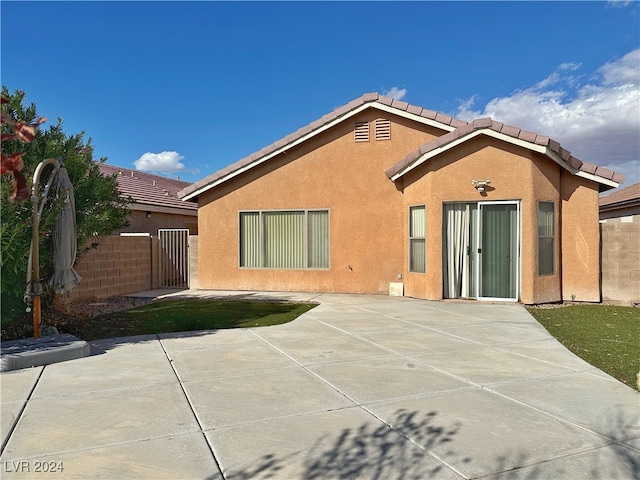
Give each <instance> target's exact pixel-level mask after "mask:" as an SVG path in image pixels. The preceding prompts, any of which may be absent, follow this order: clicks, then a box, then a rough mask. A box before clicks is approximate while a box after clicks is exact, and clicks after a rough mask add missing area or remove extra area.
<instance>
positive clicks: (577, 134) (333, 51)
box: [0, 0, 640, 186]
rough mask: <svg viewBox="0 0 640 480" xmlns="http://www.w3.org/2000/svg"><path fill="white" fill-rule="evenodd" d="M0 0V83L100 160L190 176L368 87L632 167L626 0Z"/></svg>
mask: <svg viewBox="0 0 640 480" xmlns="http://www.w3.org/2000/svg"><path fill="white" fill-rule="evenodd" d="M0 9H1V10H0V13H1V17H2V25H1V27H2V34H1V35H2V47H1V48H2V50H1V53H2V58H1V67H2V71H1V76H2V84H3V85H5V86H7V87H8V88H9V89H10V90H15V89H20V90H24V91H26V92H27V100H28V101H31V102H35V103H36V105H37V107H38V111H39V113H40V114H41V115H45V116H47V117H49V119H50V123H52V122H54V121H55V119H56V118H57V117H60V118H62V119H63V121H64V130H65V132H67V133H69V134H71V133H77V132H80V131H82V130H84V131H85V132H86V134H87V136H89V137H91V138H92V141H93V144H94V146H95V152H96V154H97V155H98V156H104V157H107V158H108V163H110V164H112V165H119V166H122V167H126V168H139V169H145V170H147V171H149V170H152V171H154V172H155V173H159V172H163V174H165V175H169V176H173V177H176V176H179V177H180V178H182V179H184V180H187V181H196V180H199V179H201V178H203V177H205V176H207V175H209V174H211V173H213V172H215V171H217V170H218V169H220V168H223V167H225V166H226V165H228V164H230V163H233V162H235V161H237V160H239V159H240V158H243V157H245V156H247V155H249V154H251V153H253V152H254V151H257V150H259V149H261V148H262V147H264V146H266V145H269V144H271V143H273V142H274V141H276V140H278V139H280V138H282V137H284V136H286V135H288V134H289V133H291V132H293V131H295V130H297V129H298V128H300V127H302V126H304V125H306V124H308V123H310V122H312V121H314V120H316V119H318V118H320V117H321V116H323V115H324V114H326V113H329V112H330V111H331V110H333V109H334V108H336V107H338V106H340V105H343V104H345V103H348V102H349V101H351V100H353V99H355V98H358V97H360V96H361V95H362V94H364V93H367V92H374V91H377V92H380V93H383V94H388V95H390V96H395V97H397V98H401V99H403V100H405V101H407V102H409V103H412V104H415V105H419V106H422V107H424V108H429V109H431V110H436V111H439V112H442V113H447V114H450V115H454V116H456V117H458V118H462V119H465V120H471V119H473V118H478V117H485V116H492V117H493V118H494V119H496V120H499V121H502V122H505V123H508V124H511V125H516V126H518V127H521V128H525V129H528V130H532V131H535V132H537V133H540V134H546V135H549V136H551V137H552V138H554V139H556V140H558V141H559V142H560V143H562V145H563V146H565V147H566V148H567V149H569V150H571V152H572V153H573V154H574V155H575V156H577V157H578V158H580V159H582V160H584V161H588V162H593V163H597V164H599V165H602V166H607V167H610V168H613V169H614V170H616V171H619V172H621V173H624V174H626V175H627V177H628V180H627V181H626V182H625V184H624V186H626V185H630V184H631V183H635V182H638V181H640V163H639V155H640V153H639V152H640V133H639V132H640V93H639V92H640V87H639V84H640V3H639V2H627V1H617V2H406V3H405V2H317V3H315V2H314V3H312V2H282V3H276V2H204V1H202V2H10V1H5V0H3V1H2V2H1V3H0ZM395 160H396V159H391V160H390V163H393V161H395Z"/></svg>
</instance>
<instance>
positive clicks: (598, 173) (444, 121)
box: [178, 92, 624, 200]
mask: <svg viewBox="0 0 640 480" xmlns="http://www.w3.org/2000/svg"><path fill="white" fill-rule="evenodd" d="M368 107H375V108H380V109H386V110H387V111H392V112H394V113H396V114H399V115H406V116H414V117H413V118H416V117H418V118H417V120H420V119H423V120H424V122H425V123H429V124H431V125H433V126H436V127H438V128H441V129H442V130H445V131H447V132H448V133H446V134H445V135H442V136H441V137H438V138H436V139H434V140H433V141H432V142H429V143H427V144H425V145H423V146H421V147H420V148H419V149H417V150H415V151H414V152H412V153H410V154H409V155H407V156H406V157H405V158H404V159H402V160H400V161H399V162H397V163H396V164H395V165H393V166H392V167H391V168H389V169H388V170H387V171H386V172H385V173H386V174H387V176H388V177H389V178H391V177H394V176H395V175H397V174H399V173H400V172H402V171H403V170H404V169H405V168H407V167H411V166H412V165H413V163H414V162H416V161H418V160H419V159H420V157H422V156H423V155H425V154H427V153H429V152H431V151H433V150H435V149H437V148H439V147H443V146H446V145H447V144H451V143H453V142H455V141H457V140H463V139H464V137H466V136H468V135H471V134H473V133H474V132H476V131H485V132H486V131H487V130H492V131H495V132H497V133H499V134H502V135H506V136H507V137H511V138H513V139H514V140H518V141H522V142H527V143H529V144H532V145H537V146H539V147H544V148H546V150H547V152H548V155H550V156H551V158H554V159H556V160H557V161H559V162H561V163H564V164H565V166H566V167H567V168H568V169H569V170H571V171H573V170H576V171H580V172H584V173H585V174H589V175H593V176H594V178H595V179H596V181H597V178H598V177H599V178H601V179H603V180H605V182H606V188H612V186H611V185H609V183H611V182H615V183H621V182H622V181H623V180H624V176H623V175H620V174H618V173H615V172H613V171H612V170H609V169H606V168H603V167H598V166H597V165H594V164H591V163H585V162H582V161H581V160H578V159H577V158H575V157H574V156H572V155H571V152H569V151H568V150H566V149H565V148H563V147H562V146H561V145H560V144H559V143H558V142H557V141H555V140H553V139H551V138H549V137H547V136H545V135H538V134H536V133H533V132H527V131H525V130H521V129H519V128H517V127H513V126H510V125H505V124H503V123H500V122H496V121H494V120H492V119H490V118H481V119H478V120H474V121H473V122H471V123H468V122H466V121H464V120H459V119H456V118H453V117H451V116H449V115H445V114H442V113H439V112H435V111H433V110H428V109H425V108H422V107H419V106H417V105H411V104H409V103H407V102H403V101H401V100H396V99H393V98H391V97H386V96H383V95H380V94H378V93H375V92H373V93H366V94H364V95H363V96H361V97H360V98H357V99H355V100H352V101H351V102H349V103H347V104H346V105H343V106H341V107H338V108H336V109H335V110H333V111H332V112H330V113H328V114H326V115H324V116H323V117H321V118H319V119H318V120H315V121H314V122H311V123H310V124H308V125H306V126H304V127H302V128H300V129H298V130H297V131H295V132H293V133H291V134H289V135H287V136H286V137H284V138H282V139H280V140H277V141H276V142H274V143H272V144H271V145H268V146H266V147H264V148H263V149H261V150H259V151H257V152H255V153H252V154H251V155H249V156H247V157H245V158H242V159H240V160H238V161H237V162H235V163H233V164H231V165H229V166H227V167H225V168H223V169H221V170H218V171H217V172H215V173H213V174H211V175H209V176H207V177H205V178H203V179H202V180H199V181H197V182H195V183H194V184H192V185H190V186H188V187H185V188H184V189H182V190H180V191H179V192H178V196H179V197H180V198H183V199H184V200H197V196H198V194H200V193H203V192H205V191H207V190H208V189H209V188H213V187H214V186H215V185H218V184H220V183H222V182H224V181H226V180H227V179H229V178H231V177H233V176H235V175H237V174H240V173H242V172H244V171H246V170H249V169H250V168H252V167H254V166H256V165H258V164H260V163H262V162H263V161H266V160H268V159H269V158H270V157H271V156H273V155H275V154H277V153H280V152H282V151H284V150H286V149H287V148H290V147H292V146H294V145H297V144H298V143H300V142H301V141H303V140H304V139H305V138H306V137H307V136H311V135H314V134H315V133H319V132H321V131H323V129H325V128H327V127H328V126H330V125H331V124H332V123H333V122H339V121H341V120H342V119H343V117H344V118H347V117H348V116H350V114H352V113H354V112H357V111H360V110H361V109H364V108H368Z"/></svg>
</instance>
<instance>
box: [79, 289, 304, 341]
mask: <svg viewBox="0 0 640 480" xmlns="http://www.w3.org/2000/svg"><path fill="white" fill-rule="evenodd" d="M315 306H316V305H315V304H311V303H275V302H239V301H233V302H229V301H214V300H198V299H188V300H162V301H158V302H153V303H150V304H148V305H144V306H142V307H136V308H133V309H130V310H125V311H122V312H115V313H109V314H105V315H100V316H97V317H93V318H90V319H88V320H86V321H85V322H84V324H83V325H82V326H80V327H78V329H77V331H76V332H75V335H76V336H77V337H79V338H81V339H83V340H98V339H102V338H111V337H124V336H131V335H146V334H150V333H172V332H188V331H192V330H214V329H221V328H248V327H266V326H268V325H280V324H282V323H287V322H290V321H292V320H294V319H295V318H297V317H299V316H300V315H302V314H303V313H305V312H307V311H309V310H311V309H312V308H313V307H315Z"/></svg>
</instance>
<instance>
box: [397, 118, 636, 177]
mask: <svg viewBox="0 0 640 480" xmlns="http://www.w3.org/2000/svg"><path fill="white" fill-rule="evenodd" d="M486 129H490V130H493V131H495V132H498V133H501V134H503V135H507V136H509V137H512V138H516V139H518V140H523V141H525V142H529V143H534V144H536V145H541V146H545V147H547V148H548V149H549V150H551V151H552V152H553V153H555V154H556V155H557V156H558V157H559V158H560V159H561V161H563V162H564V163H566V164H567V165H568V166H569V167H572V168H575V169H577V170H580V171H583V172H585V173H590V174H593V175H595V176H598V177H601V178H604V179H607V180H612V181H614V182H616V183H622V182H623V181H624V179H625V177H624V175H622V174H620V173H616V172H614V171H613V170H609V169H608V168H604V167H599V166H597V165H594V164H591V163H586V162H582V161H581V160H579V159H577V158H576V157H574V156H573V155H571V152H570V151H569V150H567V149H565V148H563V147H562V146H561V145H560V143H559V142H557V141H555V140H553V139H552V138H549V137H548V136H546V135H538V134H536V133H533V132H528V131H526V130H521V129H519V128H518V127H514V126H511V125H505V124H504V123H501V122H497V121H495V120H492V119H491V118H479V119H476V120H474V121H473V122H471V123H467V124H466V125H463V126H461V127H458V128H456V129H455V130H453V131H451V132H448V133H446V134H444V135H442V136H441V137H438V138H435V139H433V140H432V141H431V142H429V143H426V144H424V145H422V146H421V147H420V148H418V149H416V150H415V151H413V152H411V153H409V154H408V155H407V156H406V157H405V158H403V159H402V160H400V161H398V162H396V163H395V164H394V165H393V166H391V167H390V168H388V169H387V170H386V171H385V174H386V175H387V177H388V178H392V177H393V176H395V175H396V174H398V173H399V172H401V171H402V170H404V169H405V168H407V167H409V166H411V165H412V164H413V163H414V162H416V161H417V160H418V159H419V158H420V157H421V156H422V155H424V154H426V153H428V152H430V151H432V150H435V149H437V148H439V147H442V146H444V145H448V144H450V143H452V142H454V141H456V140H459V139H462V138H464V137H466V136H468V135H470V134H471V133H473V132H475V131H478V130H486Z"/></svg>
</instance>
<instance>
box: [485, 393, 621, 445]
mask: <svg viewBox="0 0 640 480" xmlns="http://www.w3.org/2000/svg"><path fill="white" fill-rule="evenodd" d="M523 383H526V382H523ZM501 386H502V384H501ZM481 388H482V389H483V390H486V391H488V392H491V393H492V394H494V395H497V396H499V397H502V398H504V399H505V400H508V401H511V402H514V403H516V404H518V405H521V406H523V407H526V408H529V409H531V410H533V411H535V412H538V413H541V414H543V415H546V416H548V417H550V418H553V419H554V420H556V421H557V422H559V423H563V424H566V425H569V426H571V427H574V428H578V429H580V430H582V431H585V432H587V433H590V434H592V435H596V436H597V437H600V438H602V439H604V440H606V441H607V442H609V443H608V444H609V445H612V444H620V442H619V441H618V440H616V439H615V438H611V437H610V436H608V435H605V434H602V433H599V432H596V431H594V430H591V429H589V428H587V427H585V426H584V425H580V424H578V423H576V422H573V421H571V420H568V419H564V418H562V417H559V416H558V415H556V414H554V413H552V412H549V411H547V410H543V409H541V408H539V407H536V406H534V405H530V404H528V403H526V402H524V401H522V400H518V399H516V398H513V397H510V396H508V395H505V394H504V393H500V392H498V391H496V390H493V389H491V388H489V387H481ZM623 441H628V439H627V440H623ZM620 445H621V444H620Z"/></svg>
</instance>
